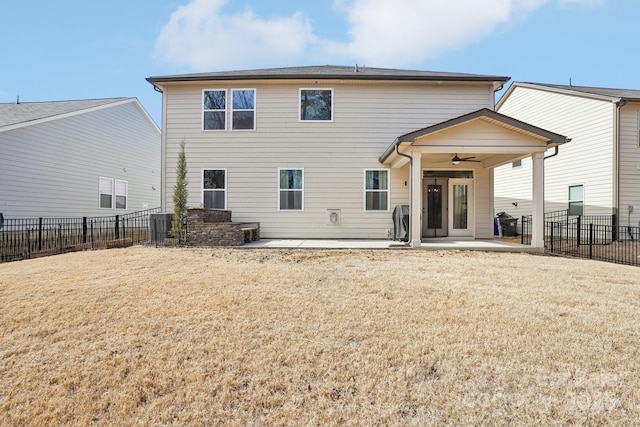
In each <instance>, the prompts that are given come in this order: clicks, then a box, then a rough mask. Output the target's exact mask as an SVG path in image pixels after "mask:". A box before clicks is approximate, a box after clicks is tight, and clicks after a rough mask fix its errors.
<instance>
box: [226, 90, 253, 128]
mask: <svg viewBox="0 0 640 427" xmlns="http://www.w3.org/2000/svg"><path fill="white" fill-rule="evenodd" d="M255 128H256V90H255V89H233V90H232V91H231V129H232V130H254V129H255Z"/></svg>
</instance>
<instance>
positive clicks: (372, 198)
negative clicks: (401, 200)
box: [364, 169, 389, 211]
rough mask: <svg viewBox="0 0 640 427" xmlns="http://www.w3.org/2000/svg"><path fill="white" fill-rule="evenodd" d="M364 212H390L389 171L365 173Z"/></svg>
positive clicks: (378, 170) (376, 170)
mask: <svg viewBox="0 0 640 427" xmlns="http://www.w3.org/2000/svg"><path fill="white" fill-rule="evenodd" d="M364 210H366V211H387V210H389V171H388V170H387V169H369V170H365V171H364Z"/></svg>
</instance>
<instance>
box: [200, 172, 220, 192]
mask: <svg viewBox="0 0 640 427" xmlns="http://www.w3.org/2000/svg"><path fill="white" fill-rule="evenodd" d="M224 174H225V171H224V170H222V169H215V170H214V169H209V170H205V171H203V177H202V179H203V186H202V187H203V188H204V189H206V190H212V189H224V188H225V187H224Z"/></svg>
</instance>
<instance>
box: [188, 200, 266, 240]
mask: <svg viewBox="0 0 640 427" xmlns="http://www.w3.org/2000/svg"><path fill="white" fill-rule="evenodd" d="M252 227H257V230H256V231H254V232H253V233H252V237H253V240H258V239H259V238H260V224H259V223H256V222H252V223H246V222H232V221H231V211H223V210H218V209H203V208H194V209H187V229H188V235H187V244H189V245H190V246H242V245H244V237H245V233H244V231H242V229H243V228H252Z"/></svg>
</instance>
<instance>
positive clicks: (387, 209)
mask: <svg viewBox="0 0 640 427" xmlns="http://www.w3.org/2000/svg"><path fill="white" fill-rule="evenodd" d="M147 80H148V81H149V82H150V83H152V84H153V85H154V86H155V88H156V89H158V90H160V91H162V93H163V124H162V128H163V134H162V171H163V183H162V188H163V194H162V208H163V209H164V210H165V211H171V210H172V197H171V195H172V191H171V189H172V188H173V186H174V184H175V177H176V173H175V170H176V162H177V158H178V152H179V146H180V143H181V141H184V142H185V147H186V148H185V152H186V158H187V166H188V180H189V187H188V189H189V199H188V204H189V205H190V206H191V207H198V206H203V207H205V208H217V209H227V210H231V211H232V212H233V218H234V220H237V221H243V222H260V224H261V236H262V237H265V238H368V239H386V238H388V237H389V235H390V234H392V233H393V230H394V223H393V220H392V212H393V211H394V208H395V207H396V206H398V205H409V206H410V215H409V219H410V232H409V237H410V240H411V244H412V246H414V247H417V246H420V243H421V239H423V238H428V237H457V238H476V239H488V238H492V236H493V219H494V210H493V204H494V201H493V169H494V168H495V167H496V166H499V165H502V164H505V163H511V162H512V161H513V160H515V159H519V158H523V157H527V156H529V157H533V158H534V159H535V160H534V162H535V164H536V167H535V168H534V171H533V172H532V173H531V174H530V180H532V181H533V183H534V184H533V185H534V186H535V187H536V188H537V189H538V190H539V192H538V194H539V197H538V198H537V201H538V202H539V203H538V205H537V206H538V208H539V213H540V215H537V216H536V217H535V219H534V226H535V229H534V237H533V239H532V246H534V247H542V246H543V241H542V240H543V239H542V238H543V233H542V182H543V178H542V177H543V173H544V170H543V161H542V156H543V154H544V153H545V152H546V150H547V149H548V148H549V147H552V146H556V145H558V144H562V143H564V142H565V138H564V137H563V136H561V135H558V134H555V133H551V132H548V131H546V130H543V129H541V128H538V127H534V126H531V125H528V124H526V123H523V122H520V121H518V120H514V119H512V118H510V117H507V116H504V115H501V114H498V113H496V112H495V111H493V107H494V102H495V100H494V93H495V91H496V90H498V89H500V88H501V87H502V85H503V84H504V83H505V82H506V81H508V77H500V76H484V75H474V74H457V73H438V72H429V71H412V70H396V69H380V68H369V67H343V66H318V67H292V68H276V69H263V70H249V71H232V72H213V73H203V74H186V75H175V76H159V77H149V78H148V79H147ZM454 160H455V161H454Z"/></svg>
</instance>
